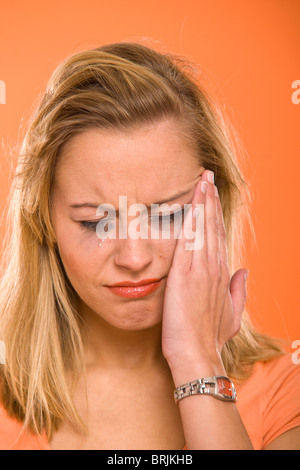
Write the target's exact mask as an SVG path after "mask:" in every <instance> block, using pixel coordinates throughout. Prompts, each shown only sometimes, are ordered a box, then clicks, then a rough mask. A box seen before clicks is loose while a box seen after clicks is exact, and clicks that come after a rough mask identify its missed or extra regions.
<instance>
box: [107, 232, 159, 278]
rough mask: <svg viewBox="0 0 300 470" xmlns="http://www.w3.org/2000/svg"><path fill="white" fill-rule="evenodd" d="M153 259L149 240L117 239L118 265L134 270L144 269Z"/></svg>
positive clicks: (116, 260) (116, 254)
mask: <svg viewBox="0 0 300 470" xmlns="http://www.w3.org/2000/svg"><path fill="white" fill-rule="evenodd" d="M152 259H153V256H152V251H151V247H150V243H149V240H147V239H142V238H138V239H136V240H134V239H131V238H126V239H124V240H120V239H119V240H117V247H116V252H115V257H114V262H115V264H116V265H117V266H118V267H122V268H126V269H128V270H130V271H133V272H138V271H143V270H144V269H145V268H146V267H147V266H148V265H149V264H150V263H151V262H152Z"/></svg>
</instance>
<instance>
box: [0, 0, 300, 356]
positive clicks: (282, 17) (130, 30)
mask: <svg viewBox="0 0 300 470" xmlns="http://www.w3.org/2000/svg"><path fill="white" fill-rule="evenodd" d="M0 18H1V21H0V80H3V81H4V82H5V83H6V104H3V105H2V104H1V105H0V138H1V146H0V149H1V150H0V151H1V154H0V155H1V166H0V168H1V175H0V210H1V212H3V210H4V207H5V204H6V201H7V195H8V189H9V185H10V181H11V180H10V176H9V173H10V164H11V156H10V153H9V152H10V151H13V147H14V146H16V145H17V143H18V142H19V143H20V142H21V139H22V137H23V135H24V132H25V129H26V120H27V119H28V117H29V116H30V114H31V111H32V110H33V109H34V106H35V104H37V102H38V99H39V97H40V96H41V93H42V92H43V90H44V89H45V86H46V83H47V80H48V79H49V77H50V75H51V73H52V72H53V70H54V69H55V68H56V66H57V65H58V63H59V62H61V61H62V60H63V59H64V58H65V57H66V56H69V55H71V54H73V53H76V52H79V51H81V50H85V49H89V48H92V47H97V46H99V45H102V44H107V43H112V42H118V41H124V40H135V39H138V38H141V37H147V38H151V39H152V40H154V41H159V42H160V43H162V45H163V46H165V47H166V49H167V50H168V51H170V52H175V53H177V54H180V55H184V56H187V57H188V58H189V59H191V60H192V61H193V62H195V63H196V64H198V66H199V67H200V68H201V70H202V71H203V72H204V73H205V75H206V77H207V79H208V80H209V82H210V84H211V85H210V91H211V92H212V93H213V94H214V95H215V96H216V97H217V98H218V99H219V100H220V101H221V103H223V104H224V106H225V109H226V111H227V113H228V115H229V117H230V118H231V120H232V121H233V124H234V125H235V126H236V128H237V131H238V133H239V135H240V137H241V140H242V143H243V145H244V147H245V149H246V151H247V160H246V166H245V176H246V179H247V181H248V182H249V184H250V189H251V191H252V193H253V197H254V202H253V207H252V213H253V215H254V224H255V230H256V237H257V242H256V243H254V241H253V240H252V239H251V237H250V236H249V237H247V239H246V240H245V243H246V246H247V258H248V262H247V265H246V266H243V267H246V268H248V269H250V275H249V280H248V300H247V308H248V310H249V312H250V313H251V315H252V318H253V320H254V322H255V324H256V325H257V326H258V327H259V329H260V330H261V331H263V332H266V333H269V334H272V335H275V336H279V337H282V338H285V339H286V340H288V344H289V345H290V346H289V347H290V348H291V344H292V341H294V340H297V339H300V316H299V313H300V312H299V291H298V289H299V240H300V237H299V209H298V208H299V173H300V158H299V156H300V152H299V150H300V139H299V135H300V129H299V127H300V126H299V124H300V103H299V104H298V105H297V104H293V103H292V99H291V97H292V93H293V92H294V91H295V90H293V89H292V83H293V82H294V81H295V80H300V63H299V44H300V2H299V0H226V1H225V0H180V1H179V0H110V1H104V0H99V1H96V0H85V1H82V0H59V1H58V0H51V1H48V2H41V1H40V0H26V1H24V0H11V1H9V0H1V3H0ZM299 98H300V94H299ZM0 235H1V236H2V235H3V227H1V231H0Z"/></svg>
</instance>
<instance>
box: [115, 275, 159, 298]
mask: <svg viewBox="0 0 300 470" xmlns="http://www.w3.org/2000/svg"><path fill="white" fill-rule="evenodd" d="M160 285H161V279H143V280H142V281H139V282H133V281H124V282H121V283H116V284H112V285H111V286H106V287H107V288H108V289H109V290H110V291H111V292H112V293H113V294H115V295H118V296H120V297H126V298H138V297H145V296H146V295H150V294H152V292H155V291H156V290H157V289H158V288H159V286H160Z"/></svg>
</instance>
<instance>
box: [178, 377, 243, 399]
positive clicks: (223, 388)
mask: <svg viewBox="0 0 300 470" xmlns="http://www.w3.org/2000/svg"><path fill="white" fill-rule="evenodd" d="M190 395H211V396H212V397H214V398H217V399H218V400H223V401H229V402H236V401H237V395H236V390H235V387H234V385H233V383H232V382H231V380H229V379H228V377H223V376H220V375H219V376H216V377H204V378H202V379H197V380H194V381H193V382H189V383H187V384H184V385H180V386H179V387H177V388H176V389H175V390H174V400H175V403H177V402H178V401H179V400H181V399H182V398H185V397H189V396H190Z"/></svg>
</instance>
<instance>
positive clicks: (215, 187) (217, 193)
mask: <svg viewBox="0 0 300 470" xmlns="http://www.w3.org/2000/svg"><path fill="white" fill-rule="evenodd" d="M214 190H215V196H216V197H218V196H219V192H218V188H217V186H214Z"/></svg>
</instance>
